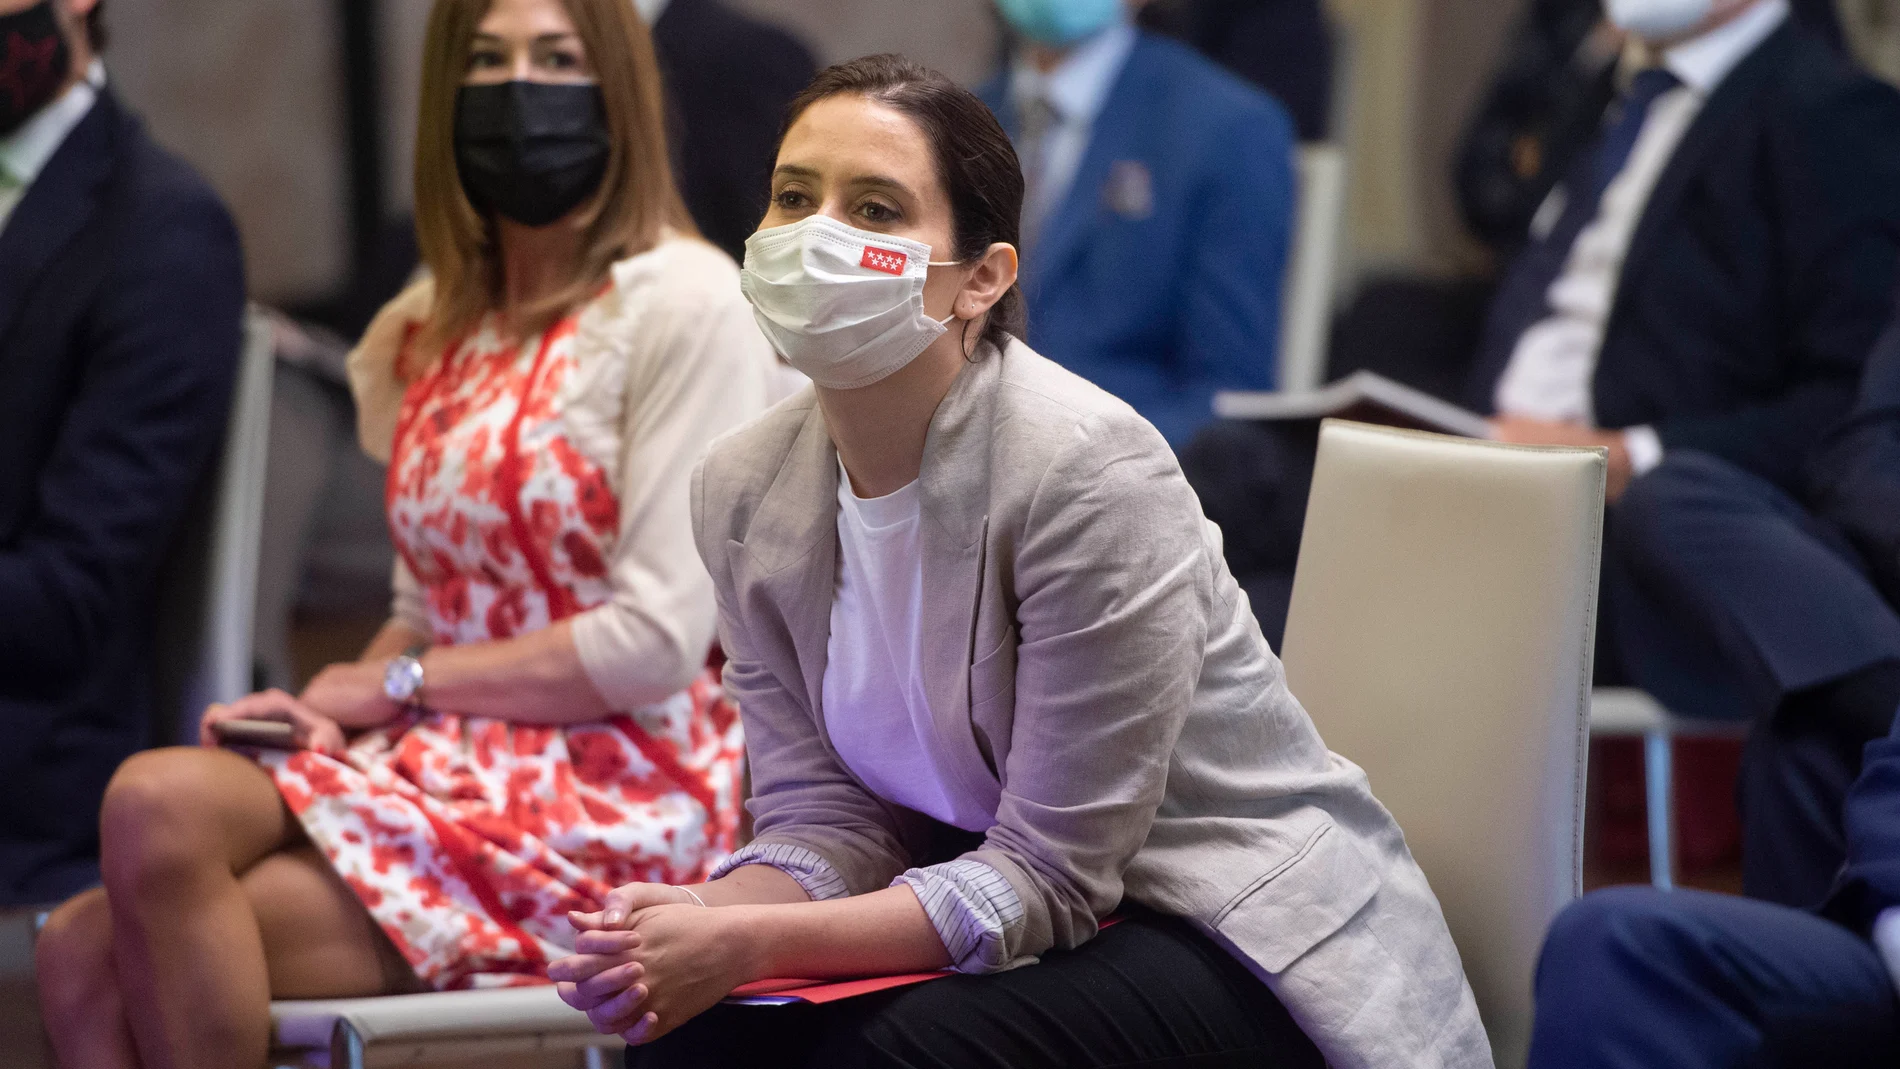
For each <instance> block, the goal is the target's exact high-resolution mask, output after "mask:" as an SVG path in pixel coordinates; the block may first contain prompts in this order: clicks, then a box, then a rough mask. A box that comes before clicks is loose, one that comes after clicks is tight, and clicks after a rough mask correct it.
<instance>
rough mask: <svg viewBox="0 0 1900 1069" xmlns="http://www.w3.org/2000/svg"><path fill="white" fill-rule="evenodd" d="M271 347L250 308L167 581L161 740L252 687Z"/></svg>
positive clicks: (264, 323)
mask: <svg viewBox="0 0 1900 1069" xmlns="http://www.w3.org/2000/svg"><path fill="white" fill-rule="evenodd" d="M274 348H275V347H274V346H273V345H272V341H271V325H270V320H269V319H268V318H267V317H266V316H265V315H264V314H263V313H262V312H261V311H259V310H257V309H255V308H253V309H250V310H248V311H247V313H246V314H245V317H244V351H243V354H242V356H241V358H240V362H239V365H238V375H237V383H236V387H235V389H234V391H233V394H232V398H231V414H230V417H229V422H228V423H227V424H226V429H225V435H224V451H223V454H222V455H221V456H220V458H219V460H218V464H217V468H216V470H215V471H214V472H213V473H212V476H211V479H210V481H209V482H208V483H207V484H206V486H205V488H204V489H203V491H202V492H201V493H200V494H199V496H198V498H197V501H196V502H195V503H194V506H193V508H192V511H191V514H190V515H188V516H187V518H186V520H185V524H184V528H183V530H182V531H180V533H179V536H178V541H177V544H176V547H175V548H174V549H173V551H172V554H171V557H170V559H169V560H168V561H167V562H166V565H165V572H164V575H163V577H162V579H161V587H160V591H159V604H158V632H157V642H156V645H155V653H156V656H157V664H158V695H157V703H156V705H155V707H154V716H155V718H156V724H155V725H154V729H153V737H152V741H153V743H154V744H155V745H161V746H162V745H167V744H170V743H174V742H195V741H196V740H197V736H198V717H199V715H200V714H201V713H203V712H204V708H205V706H207V705H210V704H211V703H213V702H226V701H230V700H232V699H233V698H238V697H241V696H243V695H244V694H246V693H249V691H250V690H251V621H252V617H253V615H254V614H255V612H256V609H257V558H258V544H259V539H260V536H261V534H262V528H263V522H264V472H265V460H266V459H267V455H268V451H269V447H270V399H271V374H272V369H273V364H274V360H275V356H274Z"/></svg>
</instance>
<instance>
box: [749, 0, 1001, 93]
mask: <svg viewBox="0 0 1900 1069" xmlns="http://www.w3.org/2000/svg"><path fill="white" fill-rule="evenodd" d="M737 5H738V6H740V7H743V8H746V9H748V10H750V11H752V12H754V13H755V14H758V15H760V16H762V17H764V18H769V19H772V20H773V21H775V22H777V23H779V24H780V25H782V26H785V27H786V28H788V29H790V30H792V31H793V32H794V33H797V34H798V35H799V37H801V38H803V39H804V41H805V43H806V44H807V45H808V46H809V47H810V48H811V50H812V54H813V55H814V56H816V57H817V58H818V62H819V63H821V64H823V63H836V62H838V61H840V60H846V59H851V58H853V57H855V56H863V55H869V54H870V53H873V52H902V53H903V54H905V55H907V56H909V57H910V58H912V59H914V60H916V61H918V62H919V63H922V64H925V65H926V66H930V67H934V68H936V69H937V70H940V71H942V72H943V73H945V74H947V75H949V76H950V77H952V78H955V79H957V80H958V81H960V82H963V83H964V84H966V85H974V84H976V83H978V82H980V81H982V80H983V79H984V78H987V77H988V76H989V74H990V72H991V71H992V70H993V69H994V67H995V60H996V47H997V45H996V19H995V16H994V15H993V14H992V9H991V7H990V4H989V0H737Z"/></svg>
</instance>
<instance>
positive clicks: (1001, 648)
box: [970, 627, 1016, 709]
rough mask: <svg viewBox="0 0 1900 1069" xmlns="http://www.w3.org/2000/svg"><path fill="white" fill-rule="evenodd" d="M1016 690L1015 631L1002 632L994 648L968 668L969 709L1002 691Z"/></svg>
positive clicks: (1012, 691) (1012, 628) (1012, 629)
mask: <svg viewBox="0 0 1900 1069" xmlns="http://www.w3.org/2000/svg"><path fill="white" fill-rule="evenodd" d="M1015 690H1016V629H1015V628H1014V627H1011V628H1009V629H1008V630H1006V631H1004V632H1003V641H1001V642H999V643H997V644H996V648H995V649H993V650H991V651H990V652H988V653H986V654H984V655H983V656H981V657H979V658H977V660H976V663H975V664H972V665H971V666H970V708H971V709H975V708H976V707H977V706H979V705H982V704H983V703H984V702H987V701H989V700H990V699H992V698H994V697H996V696H997V695H998V694H1001V693H1003V692H1004V691H1009V692H1011V693H1012V694H1013V693H1014V692H1015Z"/></svg>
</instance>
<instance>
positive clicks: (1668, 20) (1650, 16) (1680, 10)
mask: <svg viewBox="0 0 1900 1069" xmlns="http://www.w3.org/2000/svg"><path fill="white" fill-rule="evenodd" d="M1714 6H1715V5H1714V0H1604V4H1603V8H1604V14H1606V15H1608V16H1609V19H1610V22H1611V23H1612V24H1613V25H1615V26H1616V27H1617V28H1619V29H1622V30H1627V31H1629V32H1630V33H1633V34H1635V35H1636V36H1638V37H1641V38H1642V39H1643V40H1645V41H1667V40H1670V39H1671V38H1674V37H1678V36H1681V35H1682V34H1683V33H1685V32H1687V31H1688V30H1690V29H1693V28H1694V27H1695V25H1696V23H1698V22H1701V21H1702V20H1703V19H1705V18H1707V17H1708V16H1709V11H1710V9H1711V8H1713V7H1714Z"/></svg>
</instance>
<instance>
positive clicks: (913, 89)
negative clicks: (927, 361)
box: [779, 54, 1024, 349]
mask: <svg viewBox="0 0 1900 1069" xmlns="http://www.w3.org/2000/svg"><path fill="white" fill-rule="evenodd" d="M847 93H850V94H857V95H860V96H865V97H869V98H870V99H871V100H874V101H876V102H877V103H879V104H882V105H884V106H885V107H887V108H891V109H892V110H894V111H897V112H901V113H902V114H903V115H905V116H906V117H908V118H909V119H910V120H911V121H912V122H914V123H916V124H917V126H918V128H919V129H921V130H922V131H923V133H924V137H925V138H926V139H928V140H929V142H930V145H931V148H932V150H933V151H934V152H935V153H936V158H937V179H938V181H940V182H942V183H943V188H944V192H945V193H947V194H948V195H949V197H950V213H951V219H952V227H953V233H952V235H951V241H952V242H954V243H955V250H956V258H957V260H958V262H960V263H969V262H971V261H973V260H976V259H978V258H979V257H981V256H982V255H983V253H984V252H985V251H986V250H987V249H988V248H989V247H990V246H991V245H994V244H995V243H997V242H999V241H1001V242H1006V243H1008V244H1010V245H1014V246H1016V247H1017V248H1018V249H1020V248H1021V247H1022V243H1021V241H1020V240H1019V239H1020V236H1021V230H1022V215H1023V169H1022V164H1021V162H1019V161H1018V160H1017V158H1016V149H1015V146H1013V145H1011V144H1010V143H1009V135H1008V134H1006V133H1004V132H1003V127H1002V124H1001V123H999V122H997V121H996V116H995V115H992V114H991V113H990V109H989V107H988V106H987V105H985V104H984V103H983V102H982V101H981V100H979V99H977V97H976V94H974V93H972V92H970V91H969V90H967V89H965V88H963V87H962V86H960V85H958V84H957V83H955V82H953V81H951V80H950V79H949V78H947V77H945V76H943V75H941V74H939V73H937V72H936V71H933V70H931V69H930V68H928V67H925V66H922V65H920V64H917V63H913V62H911V61H910V60H908V59H905V58H904V57H903V56H897V55H889V54H885V55H877V56H864V57H862V58H859V59H854V60H850V61H848V62H845V63H839V64H837V65H836V66H832V67H827V68H825V69H824V70H822V71H819V72H818V77H816V78H814V79H812V83H811V84H810V85H808V86H806V87H805V91H804V92H802V93H800V94H798V96H797V97H796V98H795V99H794V100H793V101H792V103H791V105H790V107H788V108H787V109H786V113H785V127H784V129H782V130H780V131H779V141H780V142H781V143H782V142H783V141H784V140H785V134H786V133H787V132H789V131H790V130H791V128H792V124H794V123H796V122H797V121H798V119H799V117H800V116H802V115H803V114H805V111H806V109H808V108H810V107H811V106H812V105H813V104H816V103H818V102H819V101H821V100H825V99H828V98H830V97H834V96H842V95H844V94H847ZM1023 326H1024V313H1023V294H1022V287H1021V286H1020V285H1015V286H1011V287H1010V288H1009V292H1007V293H1005V294H1003V296H1002V298H1001V299H1000V300H998V301H997V302H996V304H995V305H994V306H992V307H991V308H990V313H989V321H988V323H986V324H985V325H984V328H983V337H982V339H981V340H982V341H987V342H989V343H991V344H992V345H995V346H996V347H997V348H999V349H1000V348H1002V347H1003V345H1004V344H1006V343H1007V341H1008V338H1007V337H1006V336H1007V335H1012V334H1013V335H1016V336H1018V337H1021V336H1022V332H1023Z"/></svg>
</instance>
